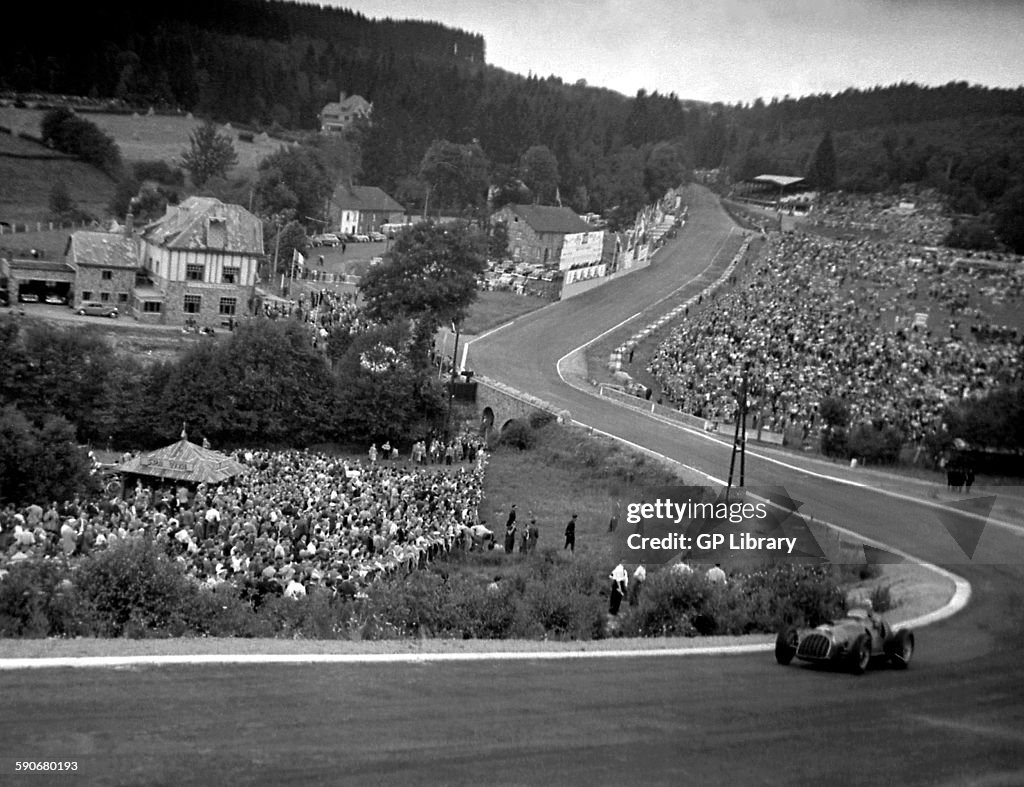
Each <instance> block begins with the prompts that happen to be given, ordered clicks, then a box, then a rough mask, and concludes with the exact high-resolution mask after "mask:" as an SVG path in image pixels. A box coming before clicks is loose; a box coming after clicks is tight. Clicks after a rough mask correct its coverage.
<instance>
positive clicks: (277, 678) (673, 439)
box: [0, 191, 1024, 785]
mask: <svg viewBox="0 0 1024 787" xmlns="http://www.w3.org/2000/svg"><path fill="white" fill-rule="evenodd" d="M730 226H731V225H730V222H729V220H728V219H727V217H725V215H724V214H723V213H722V212H721V210H720V209H719V208H718V206H717V204H716V203H715V202H714V200H713V199H712V198H711V197H710V196H709V195H708V194H707V193H706V192H703V191H695V192H694V200H693V202H692V207H691V212H690V221H689V223H688V225H687V227H686V228H685V230H684V231H683V232H682V233H681V235H680V237H679V239H678V240H677V241H675V242H674V243H673V244H672V245H671V246H669V247H667V249H666V251H665V252H662V254H663V256H664V258H663V259H660V260H659V261H658V262H657V263H656V264H655V265H654V266H652V267H651V268H650V269H648V270H645V271H641V272H638V273H636V274H634V275H633V276H631V277H627V278H626V279H624V280H621V281H619V282H617V283H615V284H612V285H609V286H606V287H603V288H600V289H598V290H595V291H592V292H590V293H587V294H585V295H583V296H580V297H578V298H574V299H572V300H570V301H567V302H564V303H559V304H556V305H553V306H551V307H548V308H545V309H543V310H541V311H539V312H536V313H534V314H532V315H529V316H527V317H525V318H522V319H520V320H517V321H516V322H515V323H514V324H512V325H511V326H509V327H506V328H504V329H502V330H499V331H497V332H495V333H493V334H491V335H490V336H488V337H486V338H483V339H481V340H478V341H477V342H475V343H474V344H473V347H472V349H471V357H472V359H473V362H472V363H473V366H474V368H476V369H478V370H480V371H481V372H483V373H484V374H487V375H488V376H491V377H495V378H498V379H502V380H504V381H506V382H508V383H510V384H512V385H515V386H516V387H519V388H522V389H524V390H528V391H530V392H531V393H533V394H534V395H536V396H540V397H542V398H544V399H547V400H549V401H551V402H553V403H555V404H557V405H558V406H560V407H565V408H567V409H569V410H570V411H571V412H572V414H573V417H574V418H575V419H577V420H579V421H581V422H583V423H587V424H591V425H594V426H598V427H600V428H601V429H603V430H605V431H607V432H610V433H613V434H615V435H618V436H621V437H623V438H625V439H629V440H631V441H633V442H635V443H639V444H641V445H644V446H647V447H649V448H651V449H653V450H655V451H658V452H660V453H663V454H666V455H668V456H671V457H673V458H676V459H678V460H680V461H683V462H685V463H686V464H689V465H694V466H698V467H700V468H702V469H703V470H705V471H707V472H708V473H710V474H712V475H715V476H718V477H724V476H725V475H726V474H727V473H728V461H729V452H728V448H727V447H723V446H722V445H720V444H716V443H715V442H713V441H710V440H709V439H707V437H706V436H704V435H697V434H691V433H687V432H684V431H680V430H676V429H672V428H669V427H666V426H665V425H663V424H660V423H658V422H656V421H653V420H651V419H649V418H647V417H644V416H640V415H637V414H635V413H633V412H630V411H627V410H624V409H622V408H620V407H618V406H616V405H613V404H611V403H609V402H607V401H602V400H600V399H596V398H594V397H593V396H592V395H590V394H589V393H586V392H583V391H579V390H576V389H574V388H573V387H571V386H570V385H568V384H566V383H565V382H564V381H563V380H562V379H561V378H560V377H559V375H558V373H557V371H556V368H555V367H556V363H557V361H558V360H559V359H560V358H561V357H562V356H564V355H565V354H566V353H568V352H569V351H570V350H572V349H574V348H576V347H577V346H579V345H580V344H582V343H583V342H585V341H587V340H588V339H589V338H591V337H593V336H597V335H599V334H601V333H602V332H604V331H606V330H607V329H608V328H610V327H612V326H615V325H617V324H619V323H621V322H622V321H623V320H626V319H627V318H629V317H631V316H632V315H634V314H636V313H637V312H639V311H641V310H642V309H643V308H645V307H646V306H647V305H649V304H651V303H654V302H656V301H657V300H659V299H660V298H662V297H663V296H664V295H665V294H666V293H668V292H670V291H671V290H673V289H675V288H677V287H679V286H681V285H683V283H684V282H686V281H688V280H689V279H691V278H693V277H694V276H695V275H698V274H700V273H701V272H702V271H704V269H705V268H706V267H707V264H708V260H709V259H711V257H712V256H713V255H714V253H715V252H716V250H717V249H718V248H719V247H720V244H721V240H722V237H723V235H724V234H725V233H728V232H729V230H730ZM711 278H713V277H710V276H707V275H705V277H704V282H705V283H706V282H707V281H710V279H711ZM687 286H692V288H693V290H694V291H696V290H697V289H699V288H700V287H701V286H703V284H696V283H695V284H693V285H687ZM639 324H640V320H639V318H638V319H637V320H636V321H634V322H630V323H629V325H628V326H627V328H629V329H635V326H638V325H639ZM523 348H530V351H529V352H524V349H523ZM795 463H796V464H798V465H804V464H806V465H808V466H809V467H813V464H812V463H809V462H804V461H802V460H799V459H798V460H796V461H795ZM747 483H748V484H749V485H755V484H766V485H776V484H780V485H783V486H785V487H786V489H787V490H788V491H789V492H790V494H791V495H792V496H793V497H794V498H796V499H798V500H801V501H804V506H803V508H802V509H801V511H802V513H804V514H809V515H812V516H816V517H819V518H822V519H825V520H828V521H831V522H834V523H836V524H838V525H843V526H846V527H849V528H850V529H852V530H856V531H858V532H861V533H863V534H864V535H867V536H871V537H873V538H876V539H878V540H880V541H883V542H886V543H889V544H892V545H893V546H895V547H898V548H900V549H902V550H905V551H906V552H909V553H910V554H913V555H916V556H919V557H920V558H922V559H925V560H929V561H933V562H936V563H939V564H941V565H944V566H946V567H947V568H949V569H950V570H952V571H954V572H956V573H958V574H960V575H961V576H963V577H965V578H966V579H968V580H969V581H970V582H971V584H972V585H973V588H974V595H973V598H972V601H971V604H970V605H969V606H968V608H967V609H966V610H965V611H964V612H962V613H961V614H959V615H957V616H955V617H953V618H951V619H949V620H946V621H944V622H942V623H939V624H937V625H934V626H930V627H928V628H926V629H924V630H922V631H920V632H918V652H917V654H916V655H915V660H914V664H913V666H912V667H911V669H910V670H909V671H906V672H896V671H890V670H881V671H877V672H869V673H868V674H866V675H864V676H861V677H853V676H850V675H846V674H837V673H831V672H824V671H820V670H815V669H810V668H805V667H796V666H794V667H789V668H781V667H778V666H777V665H776V664H775V663H774V660H773V659H772V658H771V656H766V655H764V654H758V655H751V656H728V657H713V656H711V657H703V656H701V657H688V658H685V659H681V658H675V657H669V656H666V657H645V658H637V659H631V658H623V659H607V660H605V659H600V660H590V661H583V662H577V661H528V662H519V661H513V662H502V661H493V662H473V663H453V664H445V663H428V664H395V665H344V666H340V665H339V666H322V665H321V666H308V665H305V666H304V665H299V666H286V667H283V666H279V665H271V666H244V667H240V666H230V667H224V666H217V667H206V666H204V667H198V666H192V667H159V668H156V667H152V668H138V669H131V670H120V671H110V670H102V671H100V670H89V671H79V670H66V669H59V670H45V671H31V672H22V673H8V674H6V675H4V681H5V685H4V692H3V696H4V713H3V714H2V716H0V741H2V742H0V774H3V776H4V777H7V775H8V774H13V762H14V760H15V759H42V758H46V759H75V760H78V761H79V762H80V768H79V771H78V772H77V773H76V774H75V777H74V778H73V779H71V780H70V781H72V782H73V783H81V782H83V781H86V782H94V783H104V784H107V783H125V784H136V783H142V782H155V781H159V782H166V783H169V784H170V783H174V784H182V783H198V784H209V783H215V782H218V781H228V780H230V781H231V782H244V783H255V784H279V783H296V784H313V783H316V784H348V783H351V784H368V783H381V782H386V783H402V784H410V783H420V784H436V783H444V784H474V785H476V784H526V783H529V784H575V783H579V784H613V783H614V784H634V783H658V784H729V785H745V784H780V785H781V784H786V785H789V784H808V783H819V784H841V785H845V784H878V783H882V784H901V785H903V784H929V785H931V784H950V785H962V784H985V785H1001V784H1005V785H1011V784H1022V783H1024V688H1022V687H1024V659H1021V657H1020V654H1021V651H1022V648H1024V605H1022V595H1024V593H1022V591H1021V588H1022V587H1024V584H1022V582H1024V538H1022V536H1021V535H1020V531H1019V530H1015V529H1013V528H1005V527H989V528H988V529H987V530H986V531H985V533H984V535H983V537H982V540H981V542H980V544H979V546H978V549H977V552H976V554H975V556H974V559H973V560H971V561H968V560H967V559H966V558H965V557H964V555H963V553H962V552H960V550H959V549H958V548H957V547H956V545H955V544H954V543H953V541H952V539H951V538H950V537H949V535H948V534H947V533H946V531H945V530H944V529H943V528H942V526H941V525H940V524H939V521H938V520H937V519H936V517H935V513H936V511H935V508H933V507H931V506H928V505H924V504H922V503H918V502H914V501H913V500H910V499H904V498H899V497H893V496H888V495H884V494H881V493H880V492H878V491H874V490H871V489H863V488H857V487H852V486H849V485H845V484H840V483H836V482H832V481H827V480H823V479H821V478H819V477H814V476H810V475H805V474H802V473H800V472H798V471H797V470H793V469H787V468H785V467H782V466H780V465H778V464H774V463H772V462H769V461H766V460H763V459H759V458H757V457H755V456H749V457H748V462H747ZM0 649H2V643H0ZM0 781H4V782H5V783H15V782H13V781H10V782H8V780H7V779H2V778H0Z"/></svg>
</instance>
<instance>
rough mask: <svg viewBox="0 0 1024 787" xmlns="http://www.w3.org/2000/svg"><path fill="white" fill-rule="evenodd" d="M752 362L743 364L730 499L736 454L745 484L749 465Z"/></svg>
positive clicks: (731, 470) (726, 493)
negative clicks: (749, 407)
mask: <svg viewBox="0 0 1024 787" xmlns="http://www.w3.org/2000/svg"><path fill="white" fill-rule="evenodd" d="M749 368H750V364H749V362H748V363H744V365H743V379H742V381H741V383H740V394H739V407H738V408H737V416H736V431H735V434H734V435H733V439H732V457H731V458H730V460H729V483H728V486H726V489H725V499H726V501H728V500H729V493H730V492H731V491H732V479H733V472H734V470H735V469H736V454H737V453H739V455H740V483H739V486H740V487H741V488H742V487H743V485H744V481H745V480H746V479H745V477H744V476H745V474H746V472H745V471H746V465H747V462H746V460H747V375H748V370H749Z"/></svg>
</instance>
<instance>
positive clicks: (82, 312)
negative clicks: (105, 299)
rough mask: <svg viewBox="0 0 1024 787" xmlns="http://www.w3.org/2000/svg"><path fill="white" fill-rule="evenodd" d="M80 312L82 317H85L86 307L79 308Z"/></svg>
mask: <svg viewBox="0 0 1024 787" xmlns="http://www.w3.org/2000/svg"><path fill="white" fill-rule="evenodd" d="M78 313H79V314H80V315H81V316H82V317H84V316H85V309H79V310H78Z"/></svg>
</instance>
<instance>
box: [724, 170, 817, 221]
mask: <svg viewBox="0 0 1024 787" xmlns="http://www.w3.org/2000/svg"><path fill="white" fill-rule="evenodd" d="M731 197H732V199H735V200H737V201H738V202H746V203H749V204H752V205H760V206H761V207H765V208H774V209H776V210H781V209H782V208H783V207H785V209H786V210H787V211H788V212H790V213H796V214H805V213H807V212H808V211H809V210H810V207H811V202H812V199H813V192H811V191H809V189H808V183H807V180H806V179H805V178H800V177H796V176H794V175H757V176H756V177H753V178H750V179H749V180H744V181H741V182H740V183H738V184H736V186H735V188H734V189H733V193H732V195H731Z"/></svg>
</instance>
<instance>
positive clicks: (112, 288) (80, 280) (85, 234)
mask: <svg viewBox="0 0 1024 787" xmlns="http://www.w3.org/2000/svg"><path fill="white" fill-rule="evenodd" d="M135 243H136V242H135V237H134V236H133V234H132V225H131V222H130V221H129V222H128V224H127V225H126V226H125V228H124V230H122V231H120V232H116V231H114V232H92V231H85V230H83V231H81V232H75V233H74V234H72V235H71V237H69V238H68V242H67V246H66V247H65V249H64V260H65V262H66V263H67V264H68V265H69V266H70V267H71V269H72V270H73V271H74V274H75V283H74V286H73V287H72V288H71V291H70V292H69V298H68V305H69V306H71V307H72V308H76V309H77V308H78V307H79V306H81V305H82V302H83V301H102V302H103V303H112V304H114V305H115V306H117V310H118V312H119V313H121V314H126V313H127V312H128V311H129V310H130V304H131V297H132V292H133V291H134V289H135V278H136V273H137V272H138V269H139V262H138V257H137V255H136V247H135Z"/></svg>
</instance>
